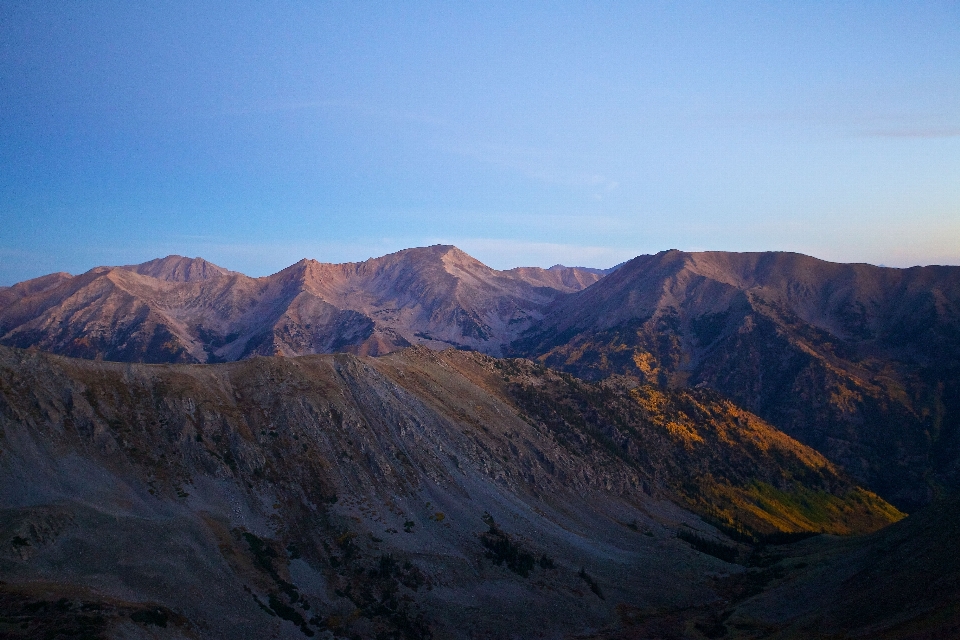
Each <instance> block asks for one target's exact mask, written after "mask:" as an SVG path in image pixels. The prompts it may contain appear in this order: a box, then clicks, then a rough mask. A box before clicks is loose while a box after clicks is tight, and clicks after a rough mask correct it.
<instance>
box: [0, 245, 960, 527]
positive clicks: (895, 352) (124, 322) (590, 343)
mask: <svg viewBox="0 0 960 640" xmlns="http://www.w3.org/2000/svg"><path fill="white" fill-rule="evenodd" d="M0 344H4V345H8V346H14V347H21V348H39V349H42V350H45V351H50V352H53V353H58V354H61V355H68V356H74V357H81V358H89V359H105V360H114V361H122V362H153V363H159V362H183V363H214V362H223V361H233V360H239V359H242V358H247V357H251V356H254V355H268V356H272V355H283V356H296V355H305V354H314V353H333V352H347V353H354V354H357V355H382V354H385V353H389V352H391V351H395V350H397V349H402V348H406V347H408V346H411V345H415V344H421V345H425V346H428V347H430V348H434V349H443V348H449V347H454V348H459V349H472V350H477V351H480V352H482V353H485V354H488V355H493V356H502V355H510V356H514V357H526V358H532V359H534V360H536V361H538V362H541V363H542V364H545V365H547V366H550V367H552V368H555V369H559V370H563V371H567V372H570V373H573V374H575V375H577V376H578V377H581V378H585V379H600V378H603V377H605V376H608V375H610V374H613V373H616V374H624V375H630V376H633V377H636V378H638V379H639V380H641V381H644V382H652V383H656V384H659V385H661V386H668V387H685V386H701V385H702V386H706V387H709V388H711V389H714V390H716V391H718V392H720V393H721V394H723V395H724V396H726V397H727V398H730V399H731V400H733V401H735V402H736V403H737V404H739V405H740V406H742V407H743V408H745V409H747V410H749V411H751V412H753V413H756V414H757V415H759V416H761V417H762V418H763V419H765V420H767V421H768V422H770V423H771V424H773V425H774V426H776V427H777V428H779V429H781V430H783V431H784V432H785V433H787V434H789V435H790V436H792V437H794V438H796V439H798V440H799V441H801V442H804V443H806V444H808V445H810V446H812V447H814V448H815V449H817V450H818V451H820V452H822V453H823V454H824V455H826V456H827V457H828V458H829V459H830V460H832V461H833V462H835V463H837V464H839V465H841V466H842V467H843V468H844V469H845V470H846V471H847V472H849V473H851V474H852V475H853V477H855V478H856V479H857V480H858V481H859V482H861V483H863V484H864V485H865V486H868V487H870V488H871V489H872V490H875V491H877V492H879V493H880V494H881V495H883V496H885V497H886V498H887V499H889V500H891V501H893V503H894V504H896V505H898V506H899V507H900V508H903V509H906V510H908V511H910V510H913V509H915V508H918V507H920V506H922V505H924V504H927V503H928V502H929V501H930V500H931V499H932V498H933V497H934V496H935V495H937V494H938V492H941V491H943V490H946V489H947V488H950V487H955V486H956V484H957V482H958V481H960V475H958V474H960V268H958V267H915V268H911V269H892V268H885V267H875V266H872V265H866V264H838V263H830V262H825V261H822V260H817V259H815V258H811V257H809V256H803V255H800V254H791V253H781V252H767V253H724V252H703V253H684V252H680V251H665V252H662V253H659V254H656V255H647V256H639V257H637V258H635V259H633V260H630V261H629V262H626V263H624V264H622V265H618V267H617V268H614V269H612V270H607V271H601V270H597V269H584V268H577V267H563V266H560V265H558V266H555V267H552V268H551V269H540V268H517V269H512V270H508V271H496V270H494V269H491V268H489V267H487V266H485V265H483V264H482V263H480V262H479V261H477V260H475V259H474V258H472V257H470V256H468V255H467V254H465V253H464V252H462V251H460V250H459V249H457V248H456V247H452V246H442V245H438V246H433V247H426V248H419V249H408V250H405V251H400V252H397V253H394V254H390V255H388V256H384V257H382V258H374V259H370V260H367V261H366V262H360V263H345V264H323V263H318V262H315V261H312V260H303V261H301V262H298V263H297V264H295V265H292V266H291V267H288V268H287V269H284V270H283V271H280V272H278V273H276V274H274V275H272V276H268V277H264V278H249V277H247V276H244V275H242V274H239V273H236V272H231V271H228V270H226V269H223V268H221V267H218V266H216V265H213V264H211V263H209V262H207V261H205V260H202V259H200V258H196V259H188V258H183V257H179V256H169V257H167V258H163V259H159V260H153V261H150V262H146V263H144V264H140V265H134V266H126V267H112V268H110V267H98V268H96V269H92V270H90V271H88V272H87V273H84V274H81V275H78V276H70V275H68V274H62V273H58V274H52V275H49V276H44V277H41V278H37V279H35V280H30V281H27V282H23V283H20V284H17V285H14V286H12V287H8V288H5V289H3V290H0Z"/></svg>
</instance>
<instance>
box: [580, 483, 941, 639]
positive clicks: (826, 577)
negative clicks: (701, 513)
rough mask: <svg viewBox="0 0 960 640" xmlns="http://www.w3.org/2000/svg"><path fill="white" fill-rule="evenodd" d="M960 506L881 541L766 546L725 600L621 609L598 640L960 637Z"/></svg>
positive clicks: (932, 512)
mask: <svg viewBox="0 0 960 640" xmlns="http://www.w3.org/2000/svg"><path fill="white" fill-rule="evenodd" d="M958 534H960V499H958V498H957V497H956V496H953V497H947V498H943V499H938V500H936V501H934V502H933V503H932V504H931V505H929V506H928V507H925V508H924V509H922V510H920V511H918V512H917V513H915V514H913V515H911V516H910V517H908V518H906V519H904V520H902V521H900V522H898V523H896V524H894V525H891V526H890V527H887V528H885V529H882V530H880V531H877V532H875V533H872V534H869V535H863V536H851V537H845V538H839V537H834V536H817V537H814V538H809V539H807V540H804V541H802V542H796V543H792V544H788V545H777V546H769V547H764V548H757V549H755V551H754V555H753V556H752V557H751V559H750V563H749V564H750V565H751V566H750V568H748V569H747V570H746V571H743V572H740V573H736V574H727V575H718V576H716V577H715V579H714V586H715V588H716V589H717V593H718V594H719V595H720V596H721V597H720V598H719V599H717V600H715V601H713V602H711V603H709V604H706V605H703V606H694V607H687V608H669V607H667V608H656V607H641V608H635V607H630V606H626V607H623V608H621V610H620V612H619V613H620V615H619V621H618V622H619V623H618V624H616V625H611V627H610V628H608V629H605V630H603V631H601V632H600V633H597V634H591V635H587V636H584V637H587V638H590V639H592V640H647V639H649V638H670V639H671V640H705V639H708V638H725V639H727V640H806V639H807V638H830V639H831V640H853V639H855V638H860V639H864V638H869V639H870V640H941V639H946V638H955V637H957V636H958V634H960V561H958V559H957V554H956V553H955V552H954V544H955V540H956V539H957V535H958Z"/></svg>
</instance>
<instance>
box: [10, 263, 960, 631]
mask: <svg viewBox="0 0 960 640" xmlns="http://www.w3.org/2000/svg"><path fill="white" fill-rule="evenodd" d="M0 345H6V346H0V427H2V429H0V513H2V514H3V515H2V518H0V616H2V617H0V636H3V634H4V633H6V634H8V635H11V637H41V636H43V635H44V634H54V635H53V636H51V637H54V636H55V634H56V633H66V632H69V633H74V635H76V634H77V633H79V634H81V635H82V634H83V633H87V634H88V635H89V636H90V637H171V638H173V637H177V638H180V637H264V636H270V635H275V636H277V637H300V636H303V635H306V636H308V637H309V636H314V635H319V636H321V637H361V638H367V637H370V638H374V637H375V638H421V637H476V638H493V637H556V638H561V637H571V636H576V637H595V638H647V637H663V638H695V639H697V640H702V638H718V637H727V638H757V639H759V638H793V637H816V636H818V635H823V634H828V635H829V636H830V637H837V638H847V637H850V638H852V637H887V638H891V639H898V640H899V639H906V638H927V637H930V638H932V637H949V636H950V634H951V633H953V631H954V630H956V629H958V628H960V623H957V622H956V621H957V620H958V618H960V609H958V608H957V605H956V603H957V602H960V591H958V590H957V589H956V588H955V585H956V584H960V582H958V576H960V567H957V566H955V563H951V561H950V560H948V559H946V558H945V556H944V553H945V551H944V541H945V540H946V539H948V538H949V535H950V534H949V532H950V531H953V530H954V529H955V528H956V523H957V522H960V518H958V515H957V514H958V513H960V512H958V511H957V509H956V504H957V503H956V500H955V498H953V497H952V496H953V495H954V494H955V493H956V489H957V483H958V482H960V267H915V268H911V269H890V268H885V267H875V266H871V265H863V264H837V263H830V262H825V261H822V260H817V259H815V258H811V257H809V256H803V255H799V254H791V253H781V252H766V253H725V252H701V253H685V252H680V251H665V252H661V253H659V254H656V255H644V256H638V257H637V258H635V259H633V260H630V261H628V262H626V263H623V264H621V265H618V266H617V267H614V268H612V269H607V270H599V269H589V268H581V267H564V266H562V265H557V266H555V267H551V268H550V269H540V268H517V269H511V270H506V271H497V270H494V269H491V268H489V267H487V266H485V265H483V264H482V263H480V262H479V261H477V260H475V259H474V258H472V257H470V256H468V255H467V254H465V253H463V252H462V251H460V250H459V249H457V248H456V247H451V246H434V247H426V248H419V249H408V250H405V251H400V252H398V253H395V254H391V255H388V256H384V257H381V258H374V259H370V260H368V261H366V262H360V263H346V264H324V263H319V262H315V261H311V260H303V261H301V262H299V263H297V264H295V265H293V266H291V267H288V268H287V269H284V270H283V271H280V272H279V273H276V274H274V275H272V276H268V277H263V278H250V277H247V276H245V275H243V274H239V273H236V272H232V271H229V270H226V269H223V268H221V267H218V266H216V265H214V264H212V263H210V262H207V261H205V260H203V259H200V258H195V259H189V258H183V257H180V256H169V257H167V258H163V259H159V260H153V261H150V262H147V263H144V264H140V265H131V266H121V267H98V268H96V269H92V270H90V271H88V272H87V273H84V274H81V275H77V276H72V275H69V274H64V273H57V274H51V275H48V276H44V277H41V278H37V279H34V280H29V281H26V282H22V283H19V284H16V285H14V286H12V287H5V288H0ZM904 512H906V513H910V514H912V515H911V516H910V517H908V518H906V519H904ZM901 520H902V521H901ZM891 523H896V524H891ZM809 536H813V537H809ZM804 538H806V539H804ZM107 541H109V543H108V542H107ZM885 554H886V555H885ZM887 556H889V558H897V560H895V561H894V560H890V559H889V558H888V557H887ZM924 567H926V569H924ZM931 567H939V575H938V576H937V577H936V578H935V579H934V580H933V582H932V583H931V584H936V585H939V586H938V587H937V590H938V591H937V593H938V595H937V596H936V597H932V596H929V594H927V596H922V597H921V596H920V595H918V594H920V593H927V591H929V589H927V591H924V589H919V587H918V585H920V584H921V583H923V579H922V578H920V577H918V576H919V573H918V572H922V571H924V570H927V569H930V568H931ZM211 585H216V588H210V587H211ZM871 585H886V586H884V587H883V589H886V592H885V595H883V594H881V595H882V596H883V597H880V595H876V593H875V592H876V589H877V588H880V587H874V586H871ZM915 587H916V588H915ZM870 593H875V596H876V597H873V596H869V595H868V594H870ZM877 593H879V592H877ZM798 594H804V595H802V597H801V596H800V595H798ZM928 596H929V597H928ZM797 598H801V600H802V602H801V601H797ZM818 598H819V599H818ZM871 598H872V599H871ZM884 598H886V599H884ZM874 600H876V601H877V602H886V603H887V604H886V605H883V606H882V607H880V608H877V607H872V605H871V602H873V601H874ZM782 602H789V603H790V604H789V605H787V604H778V603H782ZM894 602H896V603H898V604H896V606H894V605H893V603H894ZM91 612H95V613H91ZM851 612H857V613H856V615H854V614H852V613H851ZM65 630H66V631H65ZM16 634H19V635H16ZM925 634H926V635H925ZM937 634H940V636H938V635H937Z"/></svg>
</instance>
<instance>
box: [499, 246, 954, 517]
mask: <svg viewBox="0 0 960 640" xmlns="http://www.w3.org/2000/svg"><path fill="white" fill-rule="evenodd" d="M512 352H513V353H515V354H522V355H525V356H529V357H535V358H536V359H537V360H538V361H539V362H542V363H544V364H546V365H548V366H551V367H555V368H559V369H563V370H565V371H569V372H571V373H574V374H575V375H578V376H581V377H585V378H588V379H599V378H602V377H604V376H608V375H610V374H613V373H619V374H628V375H632V376H636V377H638V378H639V379H641V380H646V381H650V382H656V383H658V384H661V385H666V386H701V385H702V386H707V387H710V388H712V389H715V390H717V391H719V392H721V393H723V394H724V395H725V396H726V397H728V398H731V399H732V400H734V401H735V402H737V403H738V404H739V405H741V406H743V407H745V408H747V409H749V410H751V411H753V412H755V413H757V414H758V415H760V416H762V417H763V418H765V419H766V420H768V421H769V422H771V423H772V424H774V425H775V426H776V427H778V428H780V429H782V430H783V431H785V432H786V433H788V434H790V435H791V436H793V437H795V438H797V439H799V440H800V441H802V442H804V443H806V444H808V445H811V446H813V447H814V448H816V449H817V450H819V451H821V452H822V453H824V454H825V455H826V456H827V457H828V458H830V459H831V460H832V461H833V462H835V463H838V464H840V465H842V466H843V467H844V468H845V469H847V471H849V472H850V473H853V474H854V476H855V477H857V478H858V479H859V480H860V481H861V482H864V483H866V485H867V486H869V487H871V488H872V489H874V490H876V491H878V492H879V493H881V495H884V496H885V497H887V498H889V499H891V500H893V501H894V502H895V503H896V504H898V505H899V506H901V507H903V508H906V509H908V510H911V509H914V508H916V507H918V506H920V505H922V504H925V503H926V502H927V501H929V500H930V498H931V497H932V496H933V495H934V494H936V493H937V492H938V491H940V489H941V487H943V486H946V487H957V486H958V483H960V474H958V471H960V466H958V464H960V268H958V267H915V268H911V269H890V268H882V267H874V266H871V265H865V264H835V263H830V262H824V261H822V260H817V259H815V258H810V257H808V256H803V255H799V254H791V253H723V252H705V253H683V252H680V251H668V252H664V253H661V254H657V255H655V256H640V257H638V258H635V259H634V260H631V261H630V262H628V263H626V264H625V265H623V266H622V267H621V268H619V269H618V270H616V271H615V272H613V273H611V274H610V275H608V276H606V277H605V278H603V279H602V280H601V281H599V282H598V283H597V284H596V285H594V286H592V287H589V288H588V289H585V290H583V291H581V292H578V293H573V294H570V295H567V296H564V297H563V298H562V299H558V300H557V302H556V303H554V305H553V306H552V307H551V309H550V310H548V311H547V312H546V315H545V317H544V319H543V320H542V321H541V322H540V323H538V325H537V326H535V327H534V328H532V329H531V330H529V331H528V332H527V333H526V334H525V335H524V336H522V337H521V339H519V340H518V341H517V342H515V343H514V344H513V347H512Z"/></svg>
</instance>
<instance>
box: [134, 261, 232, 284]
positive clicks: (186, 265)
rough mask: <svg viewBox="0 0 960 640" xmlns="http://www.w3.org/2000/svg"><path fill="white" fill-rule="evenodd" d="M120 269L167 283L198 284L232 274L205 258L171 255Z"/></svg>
mask: <svg viewBox="0 0 960 640" xmlns="http://www.w3.org/2000/svg"><path fill="white" fill-rule="evenodd" d="M120 268H121V269H125V270H127V271H133V272H134V273H137V274H139V275H142V276H148V277H150V278H156V279H157V280H165V281H167V282H197V281H200V280H209V279H211V278H218V277H220V276H225V275H228V274H230V273H231V272H230V271H228V270H227V269H224V268H223V267H218V266H217V265H215V264H213V263H212V262H208V261H206V260H204V259H203V258H187V257H184V256H178V255H169V256H167V257H165V258H157V259H156V260H150V261H148V262H144V263H141V264H135V265H127V266H124V267H120Z"/></svg>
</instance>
